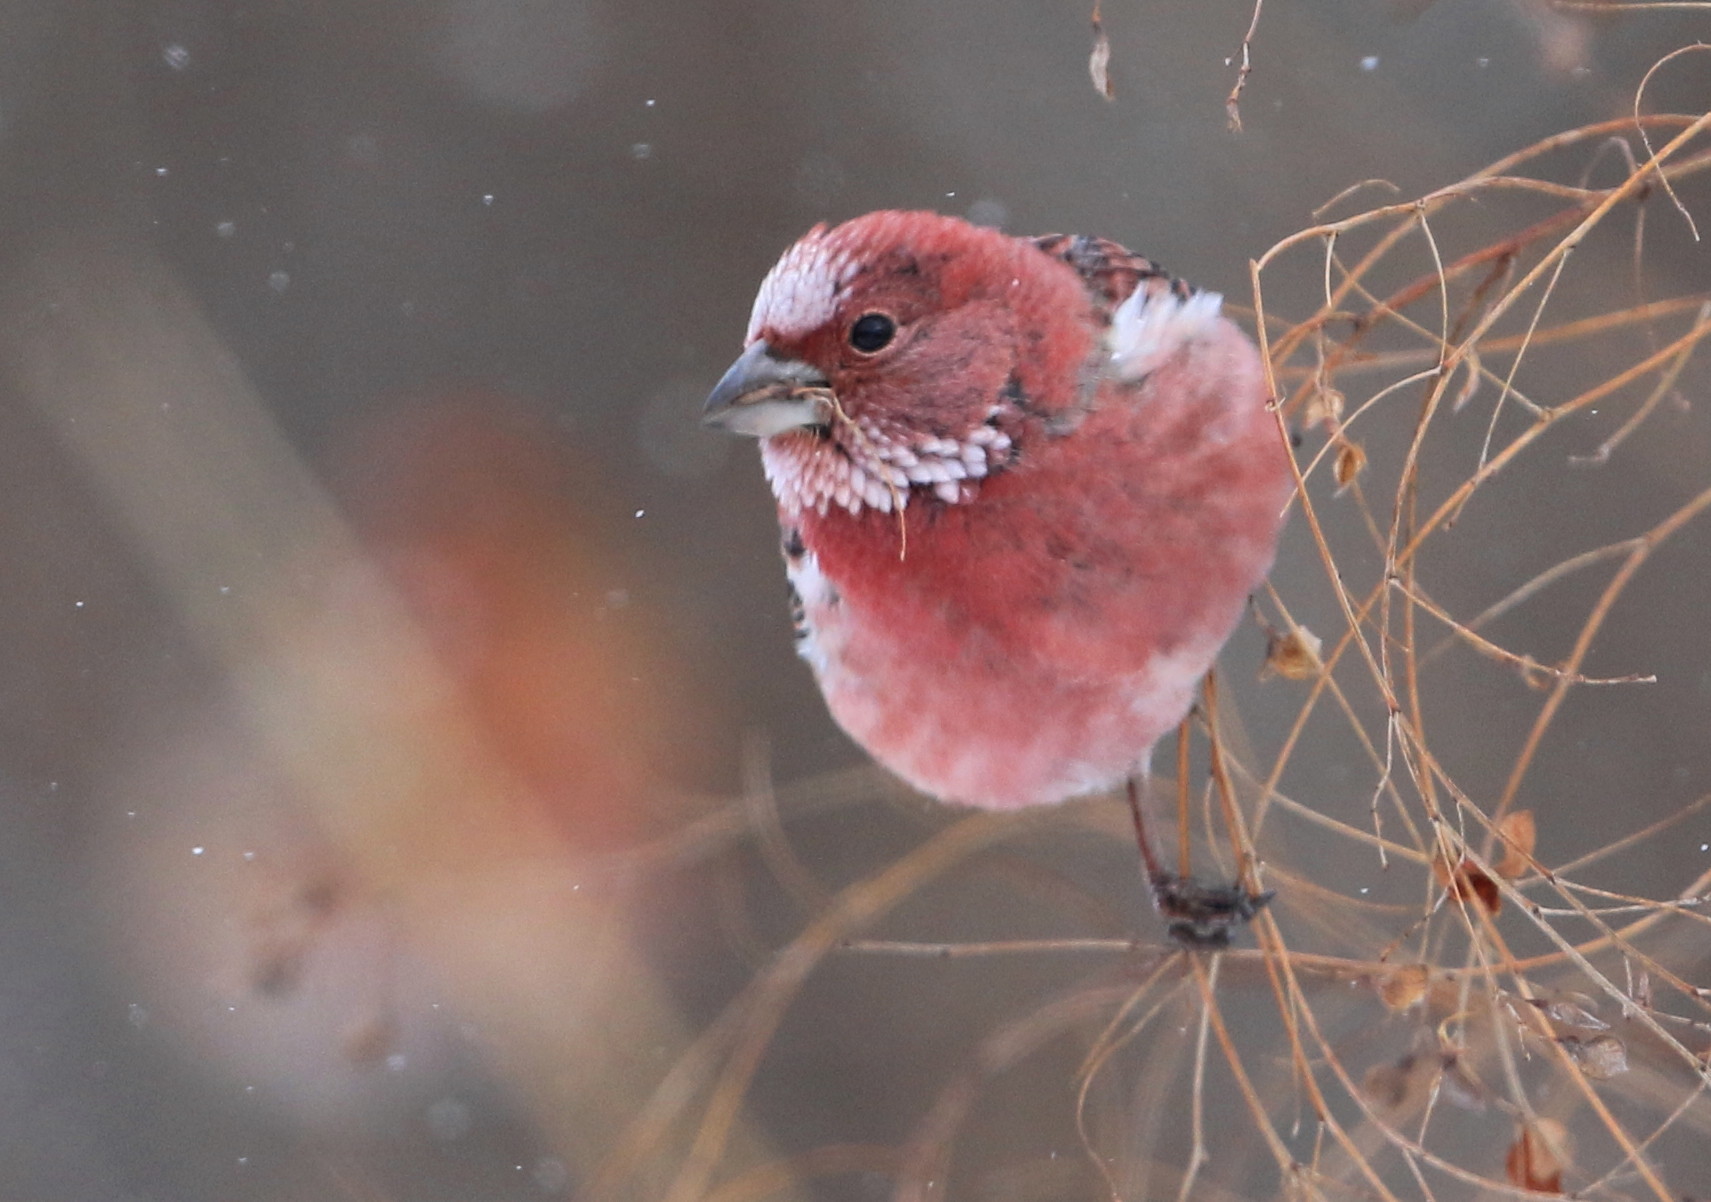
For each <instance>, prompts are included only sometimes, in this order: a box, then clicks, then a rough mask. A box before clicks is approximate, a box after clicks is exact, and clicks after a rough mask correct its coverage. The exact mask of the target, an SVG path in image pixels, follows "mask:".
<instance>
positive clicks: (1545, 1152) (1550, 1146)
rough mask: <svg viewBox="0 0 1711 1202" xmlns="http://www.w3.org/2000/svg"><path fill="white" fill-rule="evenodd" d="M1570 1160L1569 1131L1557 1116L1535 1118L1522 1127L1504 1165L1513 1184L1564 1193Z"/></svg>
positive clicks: (1546, 1191)
mask: <svg viewBox="0 0 1711 1202" xmlns="http://www.w3.org/2000/svg"><path fill="white" fill-rule="evenodd" d="M1567 1160H1568V1132H1567V1130H1566V1129H1565V1128H1564V1127H1563V1125H1562V1124H1561V1123H1559V1122H1557V1121H1556V1120H1555V1119H1534V1120H1533V1121H1532V1122H1531V1123H1528V1124H1525V1125H1524V1126H1522V1128H1521V1132H1520V1134H1519V1135H1517V1136H1516V1137H1515V1142H1514V1143H1512V1144H1510V1145H1509V1155H1508V1156H1507V1157H1505V1158H1504V1161H1503V1167H1504V1170H1505V1171H1506V1172H1507V1173H1508V1175H1509V1182H1510V1184H1511V1185H1518V1186H1520V1187H1521V1188H1522V1189H1530V1190H1534V1191H1536V1192H1538V1193H1542V1194H1560V1193H1562V1171H1563V1167H1564V1165H1565V1164H1566V1162H1567Z"/></svg>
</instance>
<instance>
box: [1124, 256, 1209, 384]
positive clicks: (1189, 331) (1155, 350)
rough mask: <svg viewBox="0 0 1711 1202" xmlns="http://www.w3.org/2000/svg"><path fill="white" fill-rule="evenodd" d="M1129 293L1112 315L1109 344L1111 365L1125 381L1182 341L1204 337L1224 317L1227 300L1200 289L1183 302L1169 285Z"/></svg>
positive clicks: (1151, 366)
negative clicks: (1225, 301)
mask: <svg viewBox="0 0 1711 1202" xmlns="http://www.w3.org/2000/svg"><path fill="white" fill-rule="evenodd" d="M1149 282H1150V281H1142V283H1141V286H1140V287H1138V288H1136V289H1135V290H1134V291H1133V292H1131V293H1130V294H1129V298H1128V299H1127V300H1125V301H1124V302H1123V303H1122V304H1121V305H1118V306H1117V311H1116V312H1115V313H1113V314H1112V315H1111V328H1110V330H1108V331H1107V332H1106V335H1105V345H1106V347H1107V348H1108V349H1109V350H1110V352H1111V368H1112V371H1113V373H1114V374H1115V375H1116V377H1117V378H1118V379H1120V380H1138V379H1140V378H1141V377H1142V376H1144V375H1146V374H1147V373H1148V372H1150V371H1152V370H1153V369H1154V368H1156V367H1158V366H1159V365H1160V364H1161V363H1163V362H1164V361H1165V360H1166V359H1168V358H1170V356H1171V355H1172V354H1173V353H1175V351H1176V350H1177V348H1179V347H1181V346H1182V345H1183V344H1185V343H1188V342H1192V341H1194V340H1195V339H1197V338H1202V337H1204V336H1205V335H1206V334H1207V333H1209V332H1210V331H1211V330H1212V329H1213V328H1214V327H1215V326H1216V325H1217V323H1218V321H1219V320H1220V319H1221V317H1222V312H1223V307H1224V298H1223V297H1222V296H1220V295H1219V294H1218V293H1216V292H1196V293H1195V294H1194V295H1193V296H1191V297H1189V298H1188V299H1187V300H1183V299H1181V298H1180V297H1178V296H1177V295H1176V294H1175V293H1174V292H1172V291H1171V290H1170V289H1169V288H1168V287H1160V288H1157V289H1153V288H1149V287H1147V284H1148V283H1149Z"/></svg>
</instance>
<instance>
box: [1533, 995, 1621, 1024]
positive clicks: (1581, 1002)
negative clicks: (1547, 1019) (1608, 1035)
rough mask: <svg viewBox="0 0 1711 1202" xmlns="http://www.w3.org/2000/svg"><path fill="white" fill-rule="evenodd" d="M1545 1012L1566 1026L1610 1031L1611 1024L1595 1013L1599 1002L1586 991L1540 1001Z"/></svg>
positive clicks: (1538, 1003)
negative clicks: (1554, 999)
mask: <svg viewBox="0 0 1711 1202" xmlns="http://www.w3.org/2000/svg"><path fill="white" fill-rule="evenodd" d="M1536 1004H1537V1005H1540V1006H1543V1007H1544V1010H1545V1013H1546V1014H1548V1015H1550V1016H1551V1019H1552V1020H1553V1021H1555V1022H1559V1023H1562V1024H1563V1025H1564V1026H1565V1027H1579V1028H1580V1029H1581V1030H1583V1031H1608V1030H1609V1029H1610V1024H1609V1023H1607V1022H1605V1021H1604V1020H1603V1019H1601V1018H1599V1017H1598V1016H1597V1015H1596V1014H1594V1013H1593V1010H1595V1009H1596V1008H1597V1007H1598V1003H1597V1001H1596V1000H1594V999H1593V998H1590V997H1588V996H1587V995H1586V994H1584V993H1570V994H1566V995H1565V996H1563V997H1561V998H1558V999H1557V1000H1556V1001H1540V1002H1537V1003H1536Z"/></svg>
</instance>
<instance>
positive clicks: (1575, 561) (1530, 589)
mask: <svg viewBox="0 0 1711 1202" xmlns="http://www.w3.org/2000/svg"><path fill="white" fill-rule="evenodd" d="M1638 543H1639V540H1638V539H1632V538H1625V539H1623V540H1622V541H1621V542H1619V543H1609V544H1607V545H1605V546H1602V547H1595V548H1594V549H1593V550H1591V551H1582V552H1581V553H1580V554H1579V555H1574V556H1570V557H1569V558H1568V559H1565V560H1563V561H1562V562H1561V563H1558V564H1554V565H1552V566H1551V567H1549V568H1546V569H1545V570H1544V571H1542V572H1540V573H1539V574H1538V575H1537V576H1534V577H1533V578H1532V579H1531V580H1528V581H1527V582H1526V583H1525V584H1523V585H1521V586H1520V587H1519V588H1517V589H1515V590H1513V591H1512V592H1509V593H1506V594H1505V595H1504V596H1503V597H1502V598H1500V599H1499V600H1498V601H1496V602H1494V603H1493V604H1491V605H1489V606H1487V607H1486V608H1484V609H1482V610H1480V611H1479V613H1478V614H1477V615H1475V616H1474V617H1472V618H1469V619H1468V620H1467V621H1466V622H1464V623H1462V627H1463V629H1465V630H1466V631H1468V632H1470V633H1471V632H1474V631H1477V630H1478V629H1479V628H1480V627H1481V626H1484V625H1485V624H1486V623H1487V622H1494V621H1496V620H1497V619H1498V618H1500V617H1502V616H1503V615H1504V614H1506V613H1508V612H1509V611H1510V610H1512V609H1514V608H1515V607H1516V606H1518V605H1521V604H1522V603H1523V602H1525V601H1527V600H1528V599H1529V598H1531V597H1533V596H1534V595H1536V594H1537V593H1539V592H1540V591H1541V590H1543V589H1545V588H1548V587H1549V586H1550V585H1552V584H1555V583H1556V582H1557V581H1558V580H1561V579H1563V578H1564V577H1566V576H1570V575H1572V574H1574V573H1575V572H1578V571H1579V570H1580V569H1581V568H1587V567H1591V566H1592V565H1593V564H1597V563H1603V562H1604V561H1605V560H1606V559H1611V558H1614V557H1615V556H1618V555H1626V554H1627V553H1628V552H1630V551H1632V550H1633V549H1634V547H1636V546H1637V545H1638ZM1460 633H1461V632H1460V631H1452V632H1451V633H1449V634H1447V635H1445V636H1444V637H1443V638H1442V639H1441V640H1439V641H1438V642H1437V643H1435V644H1433V646H1432V647H1431V649H1430V650H1428V651H1427V652H1426V654H1424V655H1422V656H1421V657H1420V662H1421V664H1422V665H1424V664H1428V663H1430V662H1431V661H1432V660H1434V659H1436V658H1437V657H1438V656H1439V655H1441V654H1443V652H1444V650H1445V648H1447V647H1449V646H1451V645H1453V644H1454V643H1455V642H1456V641H1457V640H1458V638H1459V637H1460Z"/></svg>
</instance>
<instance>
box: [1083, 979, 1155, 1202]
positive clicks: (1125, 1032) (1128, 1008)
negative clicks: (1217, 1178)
mask: <svg viewBox="0 0 1711 1202" xmlns="http://www.w3.org/2000/svg"><path fill="white" fill-rule="evenodd" d="M1175 962H1176V959H1175V957H1174V956H1166V957H1163V958H1161V959H1160V960H1159V962H1158V964H1157V965H1156V966H1155V967H1154V968H1153V970H1152V972H1151V973H1149V974H1148V975H1147V978H1146V980H1144V981H1142V982H1141V984H1140V985H1139V986H1137V987H1136V988H1135V989H1134V990H1133V991H1131V992H1130V994H1129V996H1128V997H1127V998H1125V999H1124V1001H1123V1004H1122V1006H1120V1007H1119V1008H1118V1010H1117V1012H1116V1013H1115V1014H1113V1015H1112V1016H1111V1021H1110V1022H1108V1023H1106V1024H1105V1029H1104V1030H1103V1031H1101V1032H1100V1033H1099V1037H1098V1038H1097V1039H1095V1040H1094V1041H1093V1046H1092V1047H1091V1048H1089V1049H1088V1052H1087V1056H1086V1057H1085V1058H1084V1059H1083V1060H1082V1063H1081V1068H1080V1070H1079V1071H1078V1072H1077V1073H1076V1077H1077V1079H1078V1080H1079V1081H1080V1084H1079V1085H1078V1086H1077V1088H1076V1091H1075V1134H1076V1138H1077V1139H1079V1140H1080V1142H1081V1149H1082V1151H1083V1152H1084V1153H1085V1154H1086V1156H1087V1159H1088V1161H1089V1163H1091V1164H1092V1165H1093V1167H1094V1168H1095V1169H1096V1170H1097V1171H1098V1173H1099V1175H1100V1177H1102V1178H1103V1179H1104V1181H1105V1188H1106V1189H1107V1190H1109V1191H1110V1194H1111V1197H1113V1198H1119V1197H1121V1196H1122V1193H1121V1190H1120V1189H1119V1188H1118V1183H1117V1180H1116V1177H1115V1176H1114V1175H1113V1174H1112V1172H1111V1170H1110V1168H1109V1167H1108V1166H1107V1165H1106V1163H1105V1157H1103V1156H1101V1155H1100V1154H1099V1150H1098V1149H1097V1148H1096V1147H1094V1144H1093V1136H1092V1133H1091V1132H1089V1131H1088V1130H1087V1095H1088V1093H1089V1091H1091V1090H1092V1088H1093V1082H1094V1080H1095V1079H1096V1078H1097V1077H1098V1075H1099V1073H1100V1071H1101V1070H1102V1069H1103V1068H1104V1067H1105V1065H1107V1064H1108V1063H1110V1060H1111V1058H1112V1057H1113V1056H1115V1055H1116V1054H1117V1052H1118V1051H1119V1050H1121V1049H1122V1048H1123V1047H1124V1046H1125V1045H1126V1044H1128V1043H1129V1042H1130V1041H1131V1040H1133V1039H1135V1038H1137V1037H1138V1036H1139V1035H1140V1033H1141V1032H1142V1031H1144V1030H1146V1028H1147V1027H1148V1026H1150V1025H1151V1023H1152V1021H1153V1019H1155V1018H1157V1017H1158V1015H1159V1013H1160V1012H1161V1011H1163V1009H1164V1008H1165V1007H1166V1006H1167V1005H1169V1004H1170V1003H1171V1002H1172V1001H1173V1000H1174V999H1175V996H1176V993H1177V991H1176V990H1174V989H1172V990H1166V991H1164V992H1163V993H1162V994H1160V996H1159V997H1158V998H1157V999H1156V1000H1155V1001H1154V1002H1153V1004H1152V1005H1151V1006H1149V1007H1148V1008H1147V1010H1146V1012H1145V1013H1144V1014H1142V1015H1141V1017H1140V1018H1138V1019H1136V1020H1135V1021H1134V1022H1132V1023H1131V1022H1129V1015H1130V1014H1132V1013H1133V1012H1134V1009H1135V1007H1136V1006H1138V1005H1140V1003H1141V1001H1142V1000H1143V999H1144V998H1145V997H1146V996H1147V994H1148V993H1150V992H1151V991H1152V989H1153V987H1154V986H1156V985H1157V984H1158V982H1159V980H1160V979H1161V978H1162V977H1163V976H1164V974H1165V972H1166V971H1167V970H1168V969H1169V968H1170V966H1171V965H1172V964H1173V963H1175ZM1119 1032H1121V1034H1119Z"/></svg>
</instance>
